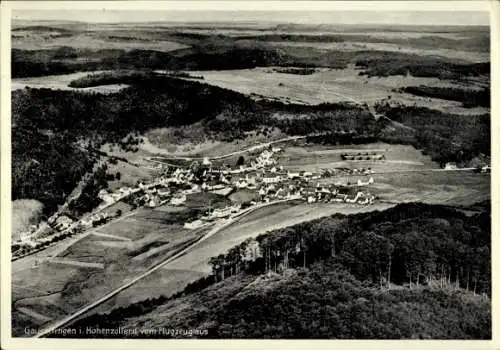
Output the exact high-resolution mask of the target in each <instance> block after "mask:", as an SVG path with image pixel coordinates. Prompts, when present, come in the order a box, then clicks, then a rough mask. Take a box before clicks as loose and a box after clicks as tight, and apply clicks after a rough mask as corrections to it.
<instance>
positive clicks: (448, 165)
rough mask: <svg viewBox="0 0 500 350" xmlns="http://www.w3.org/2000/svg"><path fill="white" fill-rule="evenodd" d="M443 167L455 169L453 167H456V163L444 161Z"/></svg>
mask: <svg viewBox="0 0 500 350" xmlns="http://www.w3.org/2000/svg"><path fill="white" fill-rule="evenodd" d="M444 168H445V169H446V170H455V169H457V164H456V163H453V162H449V163H446V165H445V166H444Z"/></svg>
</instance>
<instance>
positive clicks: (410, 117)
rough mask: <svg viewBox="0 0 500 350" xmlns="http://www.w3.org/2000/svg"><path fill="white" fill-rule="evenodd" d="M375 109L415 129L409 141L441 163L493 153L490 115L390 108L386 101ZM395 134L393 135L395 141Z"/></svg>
mask: <svg viewBox="0 0 500 350" xmlns="http://www.w3.org/2000/svg"><path fill="white" fill-rule="evenodd" d="M375 108H376V109H377V111H378V112H379V113H383V114H384V115H386V116H387V117H388V118H390V119H392V120H394V121H396V122H400V123H403V124H404V125H407V126H409V127H411V128H413V129H414V138H413V139H410V140H409V141H407V142H408V143H410V144H412V145H413V146H415V147H416V148H417V149H422V150H423V152H424V153H425V154H429V155H430V156H431V158H432V159H433V160H434V161H437V162H439V163H440V164H441V165H444V164H446V163H447V162H456V163H459V164H463V165H466V164H467V163H468V162H469V161H470V160H471V159H473V158H474V157H476V156H478V155H480V154H483V155H487V156H488V155H490V149H491V141H490V135H491V130H490V115H489V114H481V115H453V114H449V113H444V112H440V111H437V110H432V109H429V108H425V107H416V106H396V107H391V106H390V105H389V104H383V103H380V104H377V105H376V106H375ZM394 137H395V135H391V137H390V138H391V139H392V140H394ZM402 140H403V138H402ZM407 140H408V139H407Z"/></svg>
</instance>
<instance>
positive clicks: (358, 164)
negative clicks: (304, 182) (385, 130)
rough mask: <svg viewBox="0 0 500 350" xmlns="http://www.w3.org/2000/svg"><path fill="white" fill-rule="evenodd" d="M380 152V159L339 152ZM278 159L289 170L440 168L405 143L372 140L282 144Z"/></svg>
mask: <svg viewBox="0 0 500 350" xmlns="http://www.w3.org/2000/svg"><path fill="white" fill-rule="evenodd" d="M346 152H352V153H362V152H379V153H383V154H384V155H385V158H386V159H385V160H382V161H378V160H377V161H371V160H369V161H344V160H342V158H341V154H342V153H346ZM278 161H279V163H280V164H283V166H285V167H286V168H289V169H292V170H308V171H319V170H321V169H332V168H358V169H359V168H371V169H372V170H373V171H377V172H378V171H395V170H412V169H430V168H439V165H438V164H436V163H435V162H433V161H432V160H431V159H430V157H429V156H425V155H423V154H422V153H421V151H419V150H417V149H415V148H413V147H412V146H408V145H390V144H386V143H373V144H362V145H342V146H322V145H306V146H303V147H285V148H284V152H283V153H281V154H280V155H279V158H278Z"/></svg>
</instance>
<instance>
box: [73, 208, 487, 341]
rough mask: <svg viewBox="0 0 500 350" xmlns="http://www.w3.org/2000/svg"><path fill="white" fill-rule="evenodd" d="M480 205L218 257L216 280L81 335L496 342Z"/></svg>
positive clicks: (336, 220)
mask: <svg viewBox="0 0 500 350" xmlns="http://www.w3.org/2000/svg"><path fill="white" fill-rule="evenodd" d="M474 208H475V209H474V210H479V212H476V213H475V214H473V215H472V216H467V215H465V214H464V213H462V212H461V210H460V208H459V209H454V208H450V207H445V206H437V205H424V204H403V205H398V206H396V207H394V208H391V209H388V210H386V211H382V212H373V213H365V214H358V215H354V216H344V215H334V216H332V217H329V218H325V219H319V220H315V221H312V222H308V223H302V224H299V225H297V226H293V227H290V228H287V229H283V230H278V231H273V232H270V233H268V234H265V235H262V236H259V237H258V238H257V239H256V240H247V241H246V242H244V243H243V244H242V245H240V246H237V247H233V248H232V249H231V250H230V251H229V252H227V254H225V255H221V256H219V257H217V258H214V259H212V264H213V268H214V269H213V274H212V276H211V277H210V278H204V279H202V280H200V281H199V282H198V283H194V284H192V285H190V286H188V287H187V288H186V289H185V291H184V293H178V294H177V295H174V296H168V297H169V298H166V296H159V297H158V298H156V299H148V300H145V301H143V302H139V303H136V304H132V305H130V306H127V307H124V308H118V309H115V310H113V311H111V312H110V313H108V314H100V315H99V314H98V315H94V316H91V317H88V318H86V319H83V320H80V321H77V322H76V323H75V324H74V325H72V327H87V326H96V325H100V326H101V327H103V326H104V325H105V326H106V328H112V327H123V328H124V329H127V328H133V327H136V326H137V325H140V326H141V327H142V328H144V329H157V330H161V329H180V330H189V329H190V330H197V332H199V333H191V334H190V333H182V332H180V333H179V334H165V333H162V332H161V331H158V333H156V334H148V335H145V334H138V333H137V334H133V333H132V334H129V335H128V336H129V337H146V336H150V337H151V336H152V337H156V338H170V337H177V338H185V337H188V338H189V337H195V338H200V337H201V338H334V339H335V338H336V339H401V338H402V339H414V338H420V339H429V338H432V339H489V338H491V312H490V309H491V302H490V299H489V297H488V295H490V293H491V270H490V261H491V256H490V251H489V248H488V247H489V244H490V241H489V237H490V230H491V228H490V208H489V205H484V206H476V207H474ZM464 209H467V208H464ZM470 209H472V207H471V208H470ZM238 252H239V254H241V258H240V255H239V254H238ZM479 294H482V295H479ZM123 336H124V335H123V334H121V335H117V337H123ZM97 337H98V336H97Z"/></svg>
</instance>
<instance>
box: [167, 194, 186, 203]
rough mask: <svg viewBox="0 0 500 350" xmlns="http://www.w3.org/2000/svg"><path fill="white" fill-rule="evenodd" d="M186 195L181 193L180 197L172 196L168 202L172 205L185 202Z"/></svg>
mask: <svg viewBox="0 0 500 350" xmlns="http://www.w3.org/2000/svg"><path fill="white" fill-rule="evenodd" d="M186 199H187V198H186V195H182V196H181V197H174V198H172V199H171V200H170V204H172V205H181V204H183V203H184V202H186Z"/></svg>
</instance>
